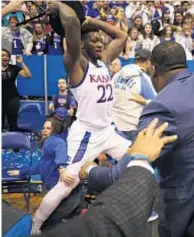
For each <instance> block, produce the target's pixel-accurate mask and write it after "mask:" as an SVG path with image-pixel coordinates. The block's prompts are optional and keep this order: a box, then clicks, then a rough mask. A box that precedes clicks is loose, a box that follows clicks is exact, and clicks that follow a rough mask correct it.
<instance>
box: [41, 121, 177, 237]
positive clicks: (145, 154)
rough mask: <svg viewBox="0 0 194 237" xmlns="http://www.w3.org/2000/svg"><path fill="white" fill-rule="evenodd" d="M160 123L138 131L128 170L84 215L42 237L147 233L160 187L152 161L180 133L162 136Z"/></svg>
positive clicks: (135, 236)
mask: <svg viewBox="0 0 194 237" xmlns="http://www.w3.org/2000/svg"><path fill="white" fill-rule="evenodd" d="M157 122H158V120H157V119H155V120H154V121H152V122H151V124H150V125H149V127H148V128H147V130H143V131H142V132H140V133H139V135H138V137H137V139H136V141H135V143H134V144H133V146H132V147H131V149H130V151H129V153H128V155H129V156H130V158H131V159H132V161H131V162H130V165H129V167H128V169H127V171H126V172H125V174H123V175H122V176H121V178H120V179H119V180H118V182H116V183H114V184H113V185H112V186H111V187H110V188H108V189H107V190H105V191H104V192H103V193H102V194H101V195H100V196H99V197H98V199H97V201H96V202H95V203H94V204H93V206H92V207H91V208H90V209H89V211H88V212H87V213H86V214H85V215H84V216H81V217H79V218H77V219H74V220H71V221H68V222H67V223H66V224H64V223H63V224H60V225H58V226H56V227H55V228H53V229H51V230H49V232H45V233H44V234H43V235H41V236H42V237H43V236H45V237H46V236H47V237H50V236H52V237H53V236H57V237H61V236H64V237H65V236H68V237H79V236H84V237H92V236H96V237H97V236H101V237H107V236H113V237H114V236H115V237H121V236H122V237H143V236H145V233H146V230H147V220H148V217H149V215H150V213H151V210H152V206H153V203H154V199H155V193H156V186H157V185H156V183H155V180H154V176H153V169H152V168H151V166H150V165H149V161H154V160H155V159H156V158H157V156H158V154H159V153H160V151H161V148H162V147H163V145H164V144H167V143H169V142H173V141H175V140H176V139H177V136H170V137H163V138H161V135H162V133H163V131H164V130H165V129H166V127H167V126H168V125H167V124H166V123H165V124H163V125H162V126H160V127H159V128H158V129H155V127H156V124H157Z"/></svg>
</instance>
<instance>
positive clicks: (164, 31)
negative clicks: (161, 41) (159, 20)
mask: <svg viewBox="0 0 194 237" xmlns="http://www.w3.org/2000/svg"><path fill="white" fill-rule="evenodd" d="M168 28H170V29H171V31H172V33H171V37H172V36H173V28H172V26H171V25H168V26H165V27H164V29H163V30H162V37H165V36H166V32H167V29H168Z"/></svg>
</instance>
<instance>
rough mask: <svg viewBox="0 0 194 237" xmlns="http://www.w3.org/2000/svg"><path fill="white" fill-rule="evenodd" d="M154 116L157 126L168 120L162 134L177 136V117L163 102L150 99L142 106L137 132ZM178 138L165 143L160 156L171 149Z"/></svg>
mask: <svg viewBox="0 0 194 237" xmlns="http://www.w3.org/2000/svg"><path fill="white" fill-rule="evenodd" d="M155 118H158V119H159V123H158V126H159V125H161V124H163V123H164V122H168V128H167V129H166V130H165V132H164V133H163V135H164V136H169V135H178V137H179V133H178V125H177V119H178V118H175V115H174V114H173V111H170V110H169V109H168V108H167V107H166V106H165V105H164V104H162V103H160V102H158V101H156V100H153V101H151V102H150V103H149V104H148V105H147V106H146V107H145V108H144V110H143V113H142V115H141V117H140V120H139V124H138V132H140V131H141V130H143V129H144V128H146V127H147V126H148V125H149V124H150V122H151V121H152V120H153V119H155ZM178 140H179V139H177V141H176V142H173V143H170V144H168V145H165V146H164V148H163V149H162V152H161V154H160V157H161V156H163V155H165V154H166V153H168V152H170V151H172V150H173V149H174V147H175V146H176V145H177V143H178Z"/></svg>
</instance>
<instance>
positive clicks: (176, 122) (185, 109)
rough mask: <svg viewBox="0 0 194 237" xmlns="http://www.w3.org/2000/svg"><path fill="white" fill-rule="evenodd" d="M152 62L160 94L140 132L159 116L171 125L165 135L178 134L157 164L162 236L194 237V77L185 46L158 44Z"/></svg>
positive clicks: (145, 112) (147, 109) (143, 118)
mask: <svg viewBox="0 0 194 237" xmlns="http://www.w3.org/2000/svg"><path fill="white" fill-rule="evenodd" d="M151 62H152V64H153V65H154V67H155V73H154V76H153V77H152V81H153V84H154V87H155V89H156V90H157V92H160V93H159V95H158V96H157V97H156V98H155V99H154V100H152V101H151V102H150V103H149V104H148V105H147V106H146V107H145V108H144V110H143V113H142V115H141V117H140V121H139V125H138V131H140V130H142V129H144V128H146V126H147V125H148V123H149V122H150V121H151V120H152V119H153V118H156V117H157V118H158V119H159V120H160V121H163V122H164V121H166V122H168V124H169V126H168V128H167V130H166V131H165V133H164V134H177V135H178V139H177V141H176V142H175V143H174V144H171V145H168V146H165V147H164V148H163V150H162V152H161V154H160V156H159V159H158V160H157V161H156V162H155V164H154V166H156V167H157V168H158V169H159V173H160V187H161V192H162V196H163V201H164V205H165V215H166V219H167V224H165V223H163V222H161V228H160V231H161V236H164V237H166V236H172V237H182V236H193V233H191V230H190V228H189V225H190V223H191V222H192V221H193V213H194V203H193V201H194V186H193V184H194V182H193V180H194V173H193V165H194V164H193V163H194V160H193V152H194V136H193V134H194V122H193V117H194V103H193V101H194V93H193V88H194V75H193V73H190V72H189V71H188V69H187V61H186V55H185V51H184V49H183V47H182V46H181V45H180V44H177V43H176V42H171V41H168V42H163V43H161V44H159V45H157V46H156V47H155V48H154V50H153V52H152V59H151ZM180 95H181V96H180ZM177 223H179V225H177Z"/></svg>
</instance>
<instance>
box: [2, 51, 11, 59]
mask: <svg viewBox="0 0 194 237" xmlns="http://www.w3.org/2000/svg"><path fill="white" fill-rule="evenodd" d="M1 51H4V52H6V53H7V54H8V56H9V58H11V54H10V52H9V51H8V50H7V49H1Z"/></svg>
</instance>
